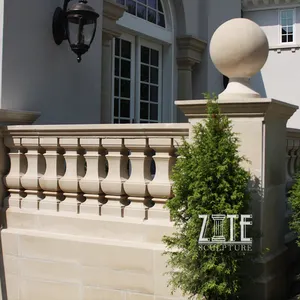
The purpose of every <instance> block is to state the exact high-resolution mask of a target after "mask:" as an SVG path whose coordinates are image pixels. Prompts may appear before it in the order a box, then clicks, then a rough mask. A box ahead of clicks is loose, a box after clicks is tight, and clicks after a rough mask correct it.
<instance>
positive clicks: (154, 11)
mask: <svg viewBox="0 0 300 300" xmlns="http://www.w3.org/2000/svg"><path fill="white" fill-rule="evenodd" d="M117 3H119V4H122V5H126V6H127V7H128V10H127V12H128V13H130V14H132V15H134V16H137V17H139V18H141V19H144V20H147V21H149V22H151V23H154V24H156V25H159V26H161V27H166V23H165V15H164V10H163V6H162V4H161V1H160V0H117Z"/></svg>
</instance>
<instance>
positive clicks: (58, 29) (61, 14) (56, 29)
mask: <svg viewBox="0 0 300 300" xmlns="http://www.w3.org/2000/svg"><path fill="white" fill-rule="evenodd" d="M70 1H71V0H64V5H63V8H61V7H57V8H56V9H55V12H54V15H53V21H52V33H53V38H54V41H55V43H56V45H60V44H61V43H62V42H63V41H64V40H66V39H67V33H66V12H67V9H68V4H69V2H70Z"/></svg>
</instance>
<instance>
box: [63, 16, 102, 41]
mask: <svg viewBox="0 0 300 300" xmlns="http://www.w3.org/2000/svg"><path fill="white" fill-rule="evenodd" d="M68 22H69V24H68V35H69V41H70V44H72V45H78V44H84V45H87V46H90V44H91V43H92V41H93V37H94V34H95V31H96V21H94V20H93V21H91V20H88V21H86V20H85V19H83V18H78V17H69V18H68Z"/></svg>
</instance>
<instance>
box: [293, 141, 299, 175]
mask: <svg viewBox="0 0 300 300" xmlns="http://www.w3.org/2000/svg"><path fill="white" fill-rule="evenodd" d="M295 141H296V145H297V146H296V147H297V148H296V151H295V156H296V157H295V162H294V170H295V173H297V172H299V171H300V169H299V167H300V140H295Z"/></svg>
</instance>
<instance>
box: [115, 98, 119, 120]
mask: <svg viewBox="0 0 300 300" xmlns="http://www.w3.org/2000/svg"><path fill="white" fill-rule="evenodd" d="M114 116H115V117H119V99H117V98H115V102H114Z"/></svg>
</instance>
